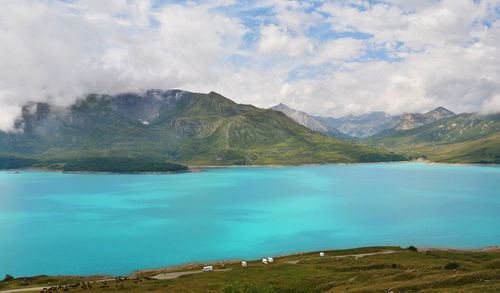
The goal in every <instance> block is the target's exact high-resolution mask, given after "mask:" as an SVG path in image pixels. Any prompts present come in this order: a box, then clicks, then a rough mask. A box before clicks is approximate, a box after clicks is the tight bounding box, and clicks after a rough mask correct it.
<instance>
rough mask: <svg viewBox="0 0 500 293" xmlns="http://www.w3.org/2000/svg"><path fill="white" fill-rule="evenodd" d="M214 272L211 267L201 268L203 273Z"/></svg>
mask: <svg viewBox="0 0 500 293" xmlns="http://www.w3.org/2000/svg"><path fill="white" fill-rule="evenodd" d="M213 270H214V267H213V266H206V267H203V271H204V272H211V271H213Z"/></svg>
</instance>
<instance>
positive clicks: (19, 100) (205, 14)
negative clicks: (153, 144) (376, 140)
mask: <svg viewBox="0 0 500 293" xmlns="http://www.w3.org/2000/svg"><path fill="white" fill-rule="evenodd" d="M498 7H500V1H499V0H482V1H471V0H442V1H435V0H422V1H409V0H388V1H380V2H375V3H374V2H373V1H371V2H368V1H366V0H352V1H324V2H321V1H320V2H319V3H315V4H312V3H311V2H309V1H292V0H258V1H256V2H254V3H253V4H252V6H246V5H245V4H242V2H240V1H233V0H219V1H208V0H207V1H201V2H200V1H198V2H191V1H186V2H184V3H182V4H162V3H154V2H153V0H145V1H142V0H141V1H140V0H127V1H125V0H112V1H105V2H103V1H96V0H76V1H73V2H69V3H65V2H58V1H53V0H42V1H31V0H19V1H14V0H8V1H4V2H3V3H2V9H1V10H0V117H1V118H0V129H1V130H7V129H12V126H13V121H14V119H13V118H14V117H16V116H17V115H18V114H19V113H20V106H21V105H23V104H25V103H26V102H27V101H49V102H52V103H55V104H57V105H58V106H65V105H68V104H71V103H73V102H74V101H75V100H76V99H77V98H78V97H81V96H82V95H84V94H87V93H90V92H98V93H117V92H123V91H141V90H144V89H148V88H161V89H169V88H182V89H186V90H193V91H202V92H209V91H211V90H216V91H219V92H221V93H222V94H224V95H226V96H227V97H229V98H232V99H235V100H236V101H238V102H242V103H252V104H255V105H257V106H270V105H272V104H275V103H278V102H285V103H287V104H290V105H291V106H293V107H296V108H298V109H300V110H305V111H308V112H310V113H311V114H322V115H334V116H338V115H343V114H349V113H356V114H359V113H363V112H368V111H372V110H382V111H389V112H391V113H401V112H408V111H425V110H429V109H431V108H433V107H436V106H439V105H442V106H446V107H449V108H450V109H451V110H454V111H457V112H461V111H478V110H483V111H485V110H492V111H497V110H500V105H499V104H498V94H499V93H500V52H499V51H500V20H499V14H498V9H499V8H498Z"/></svg>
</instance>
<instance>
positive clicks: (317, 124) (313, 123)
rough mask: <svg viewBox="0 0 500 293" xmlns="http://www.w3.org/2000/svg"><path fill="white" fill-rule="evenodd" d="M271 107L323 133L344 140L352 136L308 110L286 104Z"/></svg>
mask: <svg viewBox="0 0 500 293" xmlns="http://www.w3.org/2000/svg"><path fill="white" fill-rule="evenodd" d="M269 109H272V110H275V111H280V112H283V113H284V114H285V115H286V116H288V117H290V118H292V119H293V120H295V122H297V123H299V124H301V125H304V126H305V127H307V128H309V129H312V130H316V131H318V132H321V133H323V134H326V135H328V136H331V137H336V138H340V139H344V140H348V139H350V138H351V137H350V136H349V135H346V134H344V133H342V132H340V131H339V130H337V129H336V128H335V127H332V126H330V125H329V124H328V123H326V122H324V121H321V120H319V119H316V118H314V117H313V116H311V115H309V114H307V113H306V112H302V111H297V110H295V109H292V108H290V107H288V106H286V105H284V104H281V103H280V104H278V105H276V106H273V107H271V108H269Z"/></svg>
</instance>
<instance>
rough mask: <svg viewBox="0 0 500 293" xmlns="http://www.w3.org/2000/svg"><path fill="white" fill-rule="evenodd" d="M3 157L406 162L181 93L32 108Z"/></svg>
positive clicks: (215, 99)
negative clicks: (69, 105) (63, 106)
mask: <svg viewBox="0 0 500 293" xmlns="http://www.w3.org/2000/svg"><path fill="white" fill-rule="evenodd" d="M0 153H1V154H2V155H3V156H15V157H22V158H29V159H35V160H39V161H44V162H51V163H54V164H64V163H65V162H66V161H67V160H70V159H71V160H74V159H80V158H92V157H118V158H124V157H130V158H147V159H148V160H149V159H154V160H160V161H168V162H174V163H181V164H191V165H232V164H238V165H244V164H283V165H292V164H302V163H335V162H346V163H350V162H374V161H397V160H404V159H405V157H404V156H401V155H397V154H394V153H391V152H387V151H382V150H376V149H374V148H371V147H367V146H361V145H356V144H353V143H349V142H345V141H342V140H339V139H336V138H332V137H328V136H325V135H323V134H321V133H318V132H316V131H313V130H310V129H308V128H306V127H304V126H302V125H300V124H298V123H296V122H295V121H293V120H292V119H290V118H288V117H287V116H286V115H285V114H283V113H281V112H278V111H274V110H266V109H260V108H256V107H254V106H251V105H243V104H237V103H235V102H233V101H231V100H229V99H227V98H225V97H223V96H221V95H220V94H217V93H215V92H211V93H209V94H200V93H191V92H186V91H181V90H169V91H160V90H150V91H147V92H145V93H144V94H120V95H115V96H109V95H97V94H94V95H89V96H87V97H86V98H85V99H82V100H80V101H79V102H77V103H75V104H74V105H72V106H71V107H69V108H64V109H63V108H57V107H54V106H52V105H49V104H45V103H30V104H28V105H26V106H25V107H24V108H23V111H22V117H20V118H19V119H18V120H17V121H16V131H13V132H9V133H6V132H0ZM91 163H92V161H89V162H86V164H91ZM92 164H93V163H92Z"/></svg>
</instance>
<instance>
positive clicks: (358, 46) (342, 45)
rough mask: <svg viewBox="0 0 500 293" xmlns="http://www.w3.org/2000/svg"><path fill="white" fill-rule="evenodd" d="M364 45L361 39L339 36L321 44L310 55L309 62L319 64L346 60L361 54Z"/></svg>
mask: <svg viewBox="0 0 500 293" xmlns="http://www.w3.org/2000/svg"><path fill="white" fill-rule="evenodd" d="M365 48H366V46H365V44H364V41H363V40H357V39H353V38H341V39H336V40H332V41H328V42H326V43H324V44H322V45H321V46H320V47H319V48H318V49H317V50H316V52H315V54H314V55H313V56H311V58H310V60H309V64H311V65H321V64H325V63H328V62H339V61H348V60H351V59H354V58H357V57H360V56H361V53H362V50H363V49H365Z"/></svg>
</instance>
